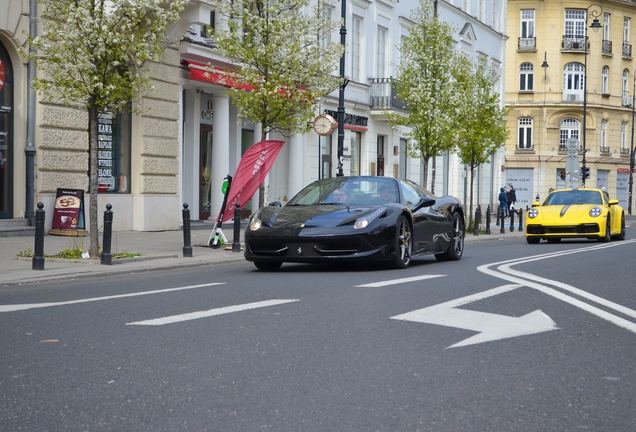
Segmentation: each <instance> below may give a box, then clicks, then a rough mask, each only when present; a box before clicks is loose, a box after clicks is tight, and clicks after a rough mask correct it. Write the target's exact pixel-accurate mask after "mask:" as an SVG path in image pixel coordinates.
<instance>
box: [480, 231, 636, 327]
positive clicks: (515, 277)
mask: <svg viewBox="0 0 636 432" xmlns="http://www.w3.org/2000/svg"><path fill="white" fill-rule="evenodd" d="M634 241H635V240H628V241H623V242H617V243H610V244H605V245H599V246H593V247H585V248H580V249H571V250H567V251H562V252H556V253H551V254H544V255H535V256H530V257H526V258H517V259H513V260H508V261H501V262H498V263H492V264H486V265H483V266H480V267H477V269H478V270H479V271H480V272H482V273H485V274H488V275H491V276H494V277H496V278H499V279H503V280H506V281H508V282H512V283H516V284H520V285H525V286H527V287H530V288H534V289H536V290H538V291H541V292H542V293H544V294H547V295H549V296H552V297H554V298H557V299H559V300H562V301H564V302H566V303H569V304H571V305H573V306H576V307H578V308H580V309H583V310H584V311H586V312H589V313H591V314H593V315H596V316H597V317H599V318H602V319H604V320H606V321H609V322H611V323H613V324H616V325H617V326H619V327H622V328H624V329H626V330H629V331H631V332H633V333H636V324H634V323H633V322H631V321H628V320H626V319H623V318H620V317H618V316H616V315H613V314H611V313H609V312H607V311H604V310H602V309H599V308H597V307H594V306H592V305H590V304H588V303H585V302H583V301H581V300H578V299H576V298H574V297H570V296H568V295H566V294H564V293H562V292H561V291H557V290H555V289H553V288H549V287H546V286H545V285H542V284H547V285H552V286H555V287H558V288H560V289H563V290H566V291H569V292H571V293H573V294H576V295H578V296H580V297H583V298H585V299H587V300H590V301H593V302H596V303H598V304H601V305H603V306H605V307H608V308H611V309H614V310H616V311H618V312H620V313H623V314H625V315H627V316H630V317H634V318H636V311H634V310H632V309H629V308H626V307H624V306H621V305H619V304H617V303H614V302H611V301H609V300H606V299H603V298H601V297H598V296H595V295H593V294H590V293H588V292H586V291H583V290H580V289H578V288H575V287H573V286H571V285H568V284H565V283H562V282H559V281H553V280H551V279H545V278H542V277H539V276H535V275H532V274H530V273H525V272H521V271H517V270H512V269H511V268H510V267H511V266H513V265H518V264H524V263H527V262H532V261H538V260H541V259H546V258H551V257H556V256H562V255H565V254H573V253H580V252H589V251H593V250H599V249H605V248H608V247H616V246H620V245H624V244H629V243H633V242H634ZM492 266H497V270H493V269H491V268H490V267H492ZM538 282H541V283H538Z"/></svg>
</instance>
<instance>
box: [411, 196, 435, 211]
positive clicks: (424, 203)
mask: <svg viewBox="0 0 636 432" xmlns="http://www.w3.org/2000/svg"><path fill="white" fill-rule="evenodd" d="M433 204H435V199H433V198H429V197H423V198H422V199H420V200H419V201H418V202H417V204H415V205H414V206H413V207H411V211H413V212H416V211H418V210H419V209H422V208H424V207H430V206H432V205H433Z"/></svg>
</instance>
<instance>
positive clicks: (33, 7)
mask: <svg viewBox="0 0 636 432" xmlns="http://www.w3.org/2000/svg"><path fill="white" fill-rule="evenodd" d="M37 7H38V3H37V0H30V1H29V36H31V37H32V38H35V37H36V36H37V28H38V23H37V21H36V19H37ZM29 54H32V55H34V54H35V48H33V45H32V44H29ZM36 74H37V71H36V64H35V60H34V59H30V60H29V65H28V67H27V88H28V90H27V142H26V147H25V148H24V153H25V155H26V167H25V171H24V174H25V187H26V191H25V194H24V199H25V203H24V217H25V218H26V220H27V221H28V222H29V226H33V202H34V201H35V174H34V173H35V144H34V142H35V138H34V137H35V91H34V90H33V88H32V87H31V83H32V82H33V79H34V78H35V76H36Z"/></svg>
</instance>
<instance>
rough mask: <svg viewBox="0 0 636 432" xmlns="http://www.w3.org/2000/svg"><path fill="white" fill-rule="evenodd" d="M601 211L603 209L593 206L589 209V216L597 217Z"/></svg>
mask: <svg viewBox="0 0 636 432" xmlns="http://www.w3.org/2000/svg"><path fill="white" fill-rule="evenodd" d="M601 213H603V210H602V209H601V208H600V207H594V208H592V209H590V216H592V217H599V216H600V215H601Z"/></svg>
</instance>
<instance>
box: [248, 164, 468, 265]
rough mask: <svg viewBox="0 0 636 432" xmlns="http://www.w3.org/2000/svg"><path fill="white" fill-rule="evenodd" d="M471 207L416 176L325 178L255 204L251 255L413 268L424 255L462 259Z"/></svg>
mask: <svg viewBox="0 0 636 432" xmlns="http://www.w3.org/2000/svg"><path fill="white" fill-rule="evenodd" d="M464 234H465V228H464V209H463V207H462V204H461V202H460V201H459V200H458V199H456V198H453V197H450V196H445V197H436V196H435V195H433V194H432V193H430V192H428V191H427V190H426V189H424V188H422V187H421V186H419V185H418V184H416V183H414V182H412V181H409V180H396V179H394V178H390V177H375V176H368V177H365V176H361V177H335V178H329V179H323V180H318V181H315V182H313V183H311V184H310V185H308V186H307V187H305V188H304V189H303V190H301V191H300V192H299V193H298V194H296V196H294V197H293V198H292V199H291V200H289V202H288V203H287V204H286V205H285V206H276V205H270V206H266V207H263V208H261V209H259V210H258V211H256V212H255V213H254V214H253V215H252V217H251V218H250V220H249V222H248V225H247V228H246V229H245V258H246V259H247V260H248V261H252V262H253V263H254V265H255V266H256V267H257V268H258V269H260V270H270V271H272V270H277V269H278V268H280V266H281V265H282V263H284V262H297V263H329V262H336V261H344V260H348V261H385V262H389V263H391V264H392V266H393V267H395V268H406V267H408V266H409V264H410V263H411V259H412V258H413V257H415V256H418V255H426V254H434V255H435V257H436V258H437V259H438V260H459V259H460V258H461V257H462V255H463V252H464Z"/></svg>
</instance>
